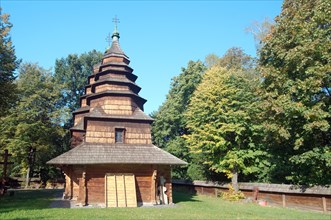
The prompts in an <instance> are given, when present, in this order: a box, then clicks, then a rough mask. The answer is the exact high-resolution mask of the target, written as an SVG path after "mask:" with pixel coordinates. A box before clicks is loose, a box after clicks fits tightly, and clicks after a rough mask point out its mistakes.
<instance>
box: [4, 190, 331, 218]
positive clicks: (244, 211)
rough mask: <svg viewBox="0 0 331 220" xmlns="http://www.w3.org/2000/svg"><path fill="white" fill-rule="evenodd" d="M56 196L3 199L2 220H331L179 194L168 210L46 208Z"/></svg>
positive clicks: (20, 194) (39, 193)
mask: <svg viewBox="0 0 331 220" xmlns="http://www.w3.org/2000/svg"><path fill="white" fill-rule="evenodd" d="M55 193H56V194H59V193H60V192H59V190H29V191H27V190H26V191H24V190H18V191H15V195H14V196H12V197H9V196H8V195H6V196H5V197H2V198H0V210H1V212H0V219H3V220H5V219H24V218H28V219H155V217H156V216H157V217H158V218H160V219H321V220H323V219H325V220H327V219H328V220H329V219H330V215H329V214H323V213H319V212H316V211H312V212H309V211H301V210H297V209H284V208H280V207H261V206H258V205H256V204H252V203H241V202H235V203H234V202H229V201H225V200H222V199H220V198H215V197H209V196H198V195H191V194H187V193H183V192H178V191H174V202H175V205H174V206H170V207H169V208H143V207H142V208H108V209H98V208H71V209H68V208H47V207H49V205H50V203H51V202H52V201H54V200H52V199H53V198H54V194H55ZM52 197H53V198H52ZM57 202H58V201H57ZM64 202H67V203H69V201H64Z"/></svg>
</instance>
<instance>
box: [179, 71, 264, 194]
mask: <svg viewBox="0 0 331 220" xmlns="http://www.w3.org/2000/svg"><path fill="white" fill-rule="evenodd" d="M258 84H259V78H258V77H256V75H254V74H251V73H247V72H244V71H242V70H239V69H236V68H235V69H230V70H227V69H226V68H223V67H220V66H214V67H212V68H211V69H210V70H208V71H207V72H206V73H205V74H204V75H203V79H202V82H201V83H200V84H199V85H198V87H197V89H196V90H195V92H194V93H193V96H192V98H191V102H190V103H189V105H188V109H187V111H186V114H185V115H186V120H187V128H188V129H189V133H188V135H186V136H185V139H186V140H187V143H188V146H189V148H190V152H191V153H193V154H196V155H199V156H198V158H200V162H203V163H204V164H206V165H207V166H208V167H209V169H211V170H213V171H215V172H217V173H225V174H226V175H227V176H228V177H229V178H231V179H232V185H233V187H234V189H235V190H236V191H237V190H238V174H239V173H242V174H243V175H252V174H253V175H255V176H260V177H259V178H260V179H262V178H263V174H265V168H266V167H267V166H269V164H268V160H267V158H268V154H267V153H266V152H265V151H264V150H263V148H262V147H261V145H260V144H258V141H257V140H259V138H261V137H260V134H261V126H259V124H258V123H257V121H256V120H255V118H256V115H257V110H258V108H257V105H256V103H257V97H256V93H255V88H256V87H257V86H258ZM265 175H266V174H265Z"/></svg>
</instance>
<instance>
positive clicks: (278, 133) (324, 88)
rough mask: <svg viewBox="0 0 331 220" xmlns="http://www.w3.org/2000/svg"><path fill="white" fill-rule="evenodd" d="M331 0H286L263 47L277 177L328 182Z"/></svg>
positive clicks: (266, 119)
mask: <svg viewBox="0 0 331 220" xmlns="http://www.w3.org/2000/svg"><path fill="white" fill-rule="evenodd" d="M330 9H331V2H330V1H327V0H314V1H310V0H300V1H293V0H285V1H284V3H283V9H282V12H281V14H280V15H279V16H278V17H277V18H276V24H275V26H274V27H273V28H272V30H271V33H270V34H269V35H267V36H266V37H265V38H264V41H263V47H262V48H261V51H260V60H259V64H260V71H261V73H262V74H263V77H264V80H263V86H262V91H261V96H263V99H264V101H263V102H262V104H261V109H262V110H263V112H264V114H263V117H264V122H265V123H264V129H265V131H266V134H265V140H264V141H265V143H266V144H268V145H269V149H270V153H271V154H272V155H273V161H272V163H273V164H275V167H274V172H273V174H272V175H273V177H274V178H273V179H272V180H273V181H274V182H290V183H300V184H330V183H331V182H330V180H331V126H330V125H331V105H330V104H331V93H330V88H331V55H330V54H331V49H330V48H331V38H330V35H331V23H330V21H331V10H330Z"/></svg>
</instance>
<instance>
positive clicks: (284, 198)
mask: <svg viewBox="0 0 331 220" xmlns="http://www.w3.org/2000/svg"><path fill="white" fill-rule="evenodd" d="M282 200H283V207H284V208H285V207H286V197H285V194H282Z"/></svg>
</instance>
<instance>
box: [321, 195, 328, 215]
mask: <svg viewBox="0 0 331 220" xmlns="http://www.w3.org/2000/svg"><path fill="white" fill-rule="evenodd" d="M322 203H323V212H326V211H327V210H326V199H325V197H324V196H323V197H322Z"/></svg>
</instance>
